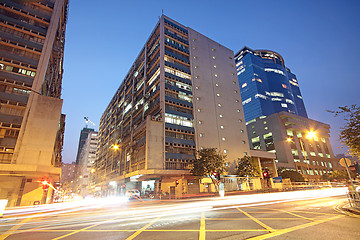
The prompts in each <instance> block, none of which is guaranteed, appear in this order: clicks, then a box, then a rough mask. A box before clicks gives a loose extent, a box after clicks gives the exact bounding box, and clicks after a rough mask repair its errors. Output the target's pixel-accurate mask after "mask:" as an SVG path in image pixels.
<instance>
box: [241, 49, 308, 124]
mask: <svg viewBox="0 0 360 240" xmlns="http://www.w3.org/2000/svg"><path fill="white" fill-rule="evenodd" d="M235 62H236V69H237V75H238V79H239V84H240V90H241V96H242V103H243V107H244V112H245V120H246V121H250V120H252V119H254V118H257V117H260V116H269V115H271V114H273V113H278V112H282V111H287V112H290V113H293V114H297V115H300V116H303V117H307V114H306V110H305V105H304V102H303V100H302V96H301V92H300V88H299V84H298V81H297V79H296V76H295V74H293V73H292V72H291V71H290V69H289V68H287V67H285V62H284V59H283V58H282V57H281V55H280V54H278V53H276V52H274V51H269V50H252V49H250V48H248V47H244V48H242V49H241V50H240V51H239V52H238V53H237V54H236V55H235Z"/></svg>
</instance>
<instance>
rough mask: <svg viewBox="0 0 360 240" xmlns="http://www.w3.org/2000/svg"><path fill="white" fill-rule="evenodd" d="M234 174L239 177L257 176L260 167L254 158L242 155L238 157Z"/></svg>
mask: <svg viewBox="0 0 360 240" xmlns="http://www.w3.org/2000/svg"><path fill="white" fill-rule="evenodd" d="M236 174H237V175H239V176H240V177H259V176H260V167H259V162H258V160H257V159H256V158H254V157H250V156H244V157H242V158H239V159H238V162H237V165H236Z"/></svg>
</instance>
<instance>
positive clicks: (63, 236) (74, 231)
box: [51, 218, 116, 240]
mask: <svg viewBox="0 0 360 240" xmlns="http://www.w3.org/2000/svg"><path fill="white" fill-rule="evenodd" d="M115 219H116V218H113V219H110V220H106V221H102V222H99V223H97V224H93V225H91V226H88V227H85V228H82V229H78V230H69V231H72V232H71V233H68V234H65V235H62V236H60V237H57V238H53V239H51V240H59V239H62V238H65V237H68V236H71V235H74V234H75V233H79V232H82V231H84V230H88V229H89V228H92V227H96V226H98V225H101V224H104V223H107V222H111V221H113V220H115Z"/></svg>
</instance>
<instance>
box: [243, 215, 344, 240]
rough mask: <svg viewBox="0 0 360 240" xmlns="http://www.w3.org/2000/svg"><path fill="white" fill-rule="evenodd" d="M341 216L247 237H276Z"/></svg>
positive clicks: (255, 239) (339, 216)
mask: <svg viewBox="0 0 360 240" xmlns="http://www.w3.org/2000/svg"><path fill="white" fill-rule="evenodd" d="M341 217H345V216H342V215H338V216H335V217H330V218H326V219H322V220H318V221H315V222H309V223H305V224H302V225H298V226H294V227H290V228H285V229H280V230H277V231H276V232H272V233H267V234H264V235H261V236H257V237H253V238H248V239H249V240H250V239H251V240H262V239H268V238H272V237H276V236H279V235H282V234H285V233H289V232H293V231H295V230H299V229H303V228H307V227H311V226H314V225H317V224H320V223H324V222H328V221H331V220H335V219H337V218H341Z"/></svg>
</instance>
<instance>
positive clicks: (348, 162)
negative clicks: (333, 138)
mask: <svg viewBox="0 0 360 240" xmlns="http://www.w3.org/2000/svg"><path fill="white" fill-rule="evenodd" d="M339 163H340V165H341V166H343V167H346V165H347V166H350V165H351V160H350V159H348V158H342V159H340V161H339Z"/></svg>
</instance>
